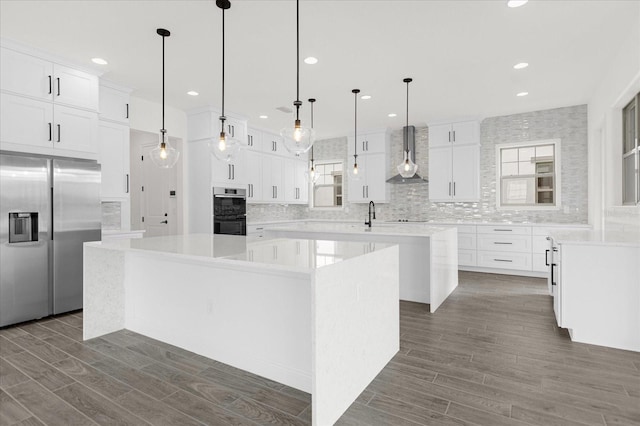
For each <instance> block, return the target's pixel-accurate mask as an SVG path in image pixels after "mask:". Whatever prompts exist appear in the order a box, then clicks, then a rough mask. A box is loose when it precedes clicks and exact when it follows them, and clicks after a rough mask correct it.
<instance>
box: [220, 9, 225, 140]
mask: <svg viewBox="0 0 640 426" xmlns="http://www.w3.org/2000/svg"><path fill="white" fill-rule="evenodd" d="M225 119H226V117H225V116H224V8H222V116H221V117H220V126H221V129H220V131H221V132H223V133H224V120H225Z"/></svg>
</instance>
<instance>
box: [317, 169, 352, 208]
mask: <svg viewBox="0 0 640 426" xmlns="http://www.w3.org/2000/svg"><path fill="white" fill-rule="evenodd" d="M313 163H314V167H315V168H316V170H317V167H318V165H320V164H338V163H340V164H341V165H342V205H340V206H331V207H322V206H321V207H317V206H316V205H315V201H316V200H315V196H316V192H315V188H316V187H317V186H335V185H317V184H314V183H311V182H309V188H310V191H309V209H310V210H318V211H323V212H326V211H342V210H344V209H345V201H346V196H345V192H344V190H345V169H344V160H342V159H335V160H314V162H313Z"/></svg>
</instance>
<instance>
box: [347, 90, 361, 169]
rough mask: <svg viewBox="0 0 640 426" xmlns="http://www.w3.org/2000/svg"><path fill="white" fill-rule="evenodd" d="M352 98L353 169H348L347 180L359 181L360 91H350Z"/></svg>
mask: <svg viewBox="0 0 640 426" xmlns="http://www.w3.org/2000/svg"><path fill="white" fill-rule="evenodd" d="M351 93H353V97H354V114H353V167H351V168H350V169H349V179H351V180H360V176H361V175H362V168H359V167H358V93H360V89H353V90H352V91H351Z"/></svg>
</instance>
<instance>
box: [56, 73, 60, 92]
mask: <svg viewBox="0 0 640 426" xmlns="http://www.w3.org/2000/svg"><path fill="white" fill-rule="evenodd" d="M56 81H57V82H58V96H60V77H58V78H56Z"/></svg>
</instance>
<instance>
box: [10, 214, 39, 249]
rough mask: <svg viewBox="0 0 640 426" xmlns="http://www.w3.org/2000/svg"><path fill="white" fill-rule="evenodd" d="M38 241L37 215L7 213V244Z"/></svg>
mask: <svg viewBox="0 0 640 426" xmlns="http://www.w3.org/2000/svg"><path fill="white" fill-rule="evenodd" d="M29 241H38V213H27V212H17V213H9V244H12V243H25V242H29Z"/></svg>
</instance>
